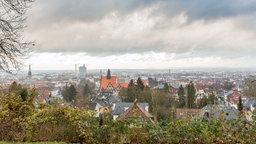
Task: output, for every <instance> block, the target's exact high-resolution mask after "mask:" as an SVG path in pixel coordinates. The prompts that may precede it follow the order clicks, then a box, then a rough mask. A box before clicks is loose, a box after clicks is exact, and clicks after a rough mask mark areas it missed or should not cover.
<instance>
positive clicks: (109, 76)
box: [107, 69, 111, 79]
mask: <svg viewBox="0 0 256 144" xmlns="http://www.w3.org/2000/svg"><path fill="white" fill-rule="evenodd" d="M107 79H111V73H110V69H108V74H107Z"/></svg>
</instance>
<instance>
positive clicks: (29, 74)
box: [28, 65, 32, 78]
mask: <svg viewBox="0 0 256 144" xmlns="http://www.w3.org/2000/svg"><path fill="white" fill-rule="evenodd" d="M31 77H32V72H31V65H29V70H28V78H31Z"/></svg>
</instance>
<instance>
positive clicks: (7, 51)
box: [0, 0, 33, 73]
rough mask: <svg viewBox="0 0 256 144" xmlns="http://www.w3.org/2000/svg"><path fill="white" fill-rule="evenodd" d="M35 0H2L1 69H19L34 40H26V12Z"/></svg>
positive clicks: (0, 14) (0, 7)
mask: <svg viewBox="0 0 256 144" xmlns="http://www.w3.org/2000/svg"><path fill="white" fill-rule="evenodd" d="M32 1H33V0H0V69H1V70H4V71H6V72H8V73H13V72H14V71H15V70H19V69H20V67H21V66H22V62H21V60H22V59H24V58H25V57H26V56H27V54H28V53H29V52H30V48H29V46H31V45H33V42H30V41H24V40H23V37H22V32H23V30H24V28H25V25H24V22H25V20H26V17H25V14H26V11H27V9H28V8H29V6H30V3H31V2H32Z"/></svg>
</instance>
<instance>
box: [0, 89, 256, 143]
mask: <svg viewBox="0 0 256 144" xmlns="http://www.w3.org/2000/svg"><path fill="white" fill-rule="evenodd" d="M34 92H35V90H34V89H32V90H30V91H29V92H28V95H27V96H26V98H22V97H21V96H20V95H19V94H17V93H12V92H10V93H7V94H5V95H2V96H1V98H0V101H1V103H0V109H1V111H0V129H1V131H0V141H5V142H13V141H16V142H47V141H50V142H51V141H57V142H84V143H254V142H255V141H256V137H255V136H256V122H255V121H252V122H247V121H244V120H228V121H227V120H221V119H209V120H196V119H194V120H177V121H163V122H158V123H156V124H155V125H153V124H150V123H138V122H136V121H133V120H131V121H113V120H112V119H111V117H108V116H104V117H103V122H100V119H99V118H95V117H94V113H93V112H90V111H88V110H87V109H75V108H72V107H69V106H61V105H59V104H57V103H55V104H52V105H48V104H39V105H38V106H37V107H35V106H34V103H33V97H34Z"/></svg>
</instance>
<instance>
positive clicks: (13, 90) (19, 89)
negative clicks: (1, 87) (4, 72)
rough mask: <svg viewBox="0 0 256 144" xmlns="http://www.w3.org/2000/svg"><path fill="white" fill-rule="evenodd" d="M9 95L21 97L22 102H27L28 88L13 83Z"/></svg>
mask: <svg viewBox="0 0 256 144" xmlns="http://www.w3.org/2000/svg"><path fill="white" fill-rule="evenodd" d="M8 92H9V93H15V94H16V95H20V96H21V98H22V101H26V100H27V96H28V90H27V88H23V87H22V86H21V85H20V84H17V82H15V81H14V82H13V83H12V84H11V85H10V86H9V89H8Z"/></svg>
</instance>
